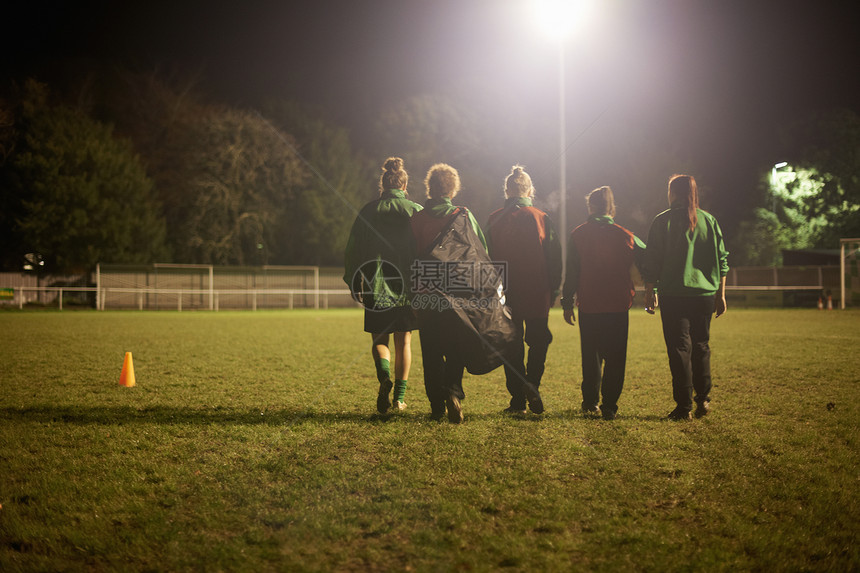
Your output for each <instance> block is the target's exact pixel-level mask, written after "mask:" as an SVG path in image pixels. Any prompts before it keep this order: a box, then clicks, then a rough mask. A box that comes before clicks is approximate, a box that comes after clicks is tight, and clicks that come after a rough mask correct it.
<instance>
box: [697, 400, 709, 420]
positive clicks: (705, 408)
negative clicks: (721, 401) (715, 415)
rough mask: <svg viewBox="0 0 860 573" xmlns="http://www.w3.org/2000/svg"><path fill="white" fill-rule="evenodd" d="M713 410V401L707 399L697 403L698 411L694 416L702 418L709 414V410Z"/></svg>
mask: <svg viewBox="0 0 860 573" xmlns="http://www.w3.org/2000/svg"><path fill="white" fill-rule="evenodd" d="M710 411H711V401H710V400H705V401H704V402H699V403H697V404H696V413H695V414H694V416H696V417H697V418H702V417H704V416H707V415H708V412H710Z"/></svg>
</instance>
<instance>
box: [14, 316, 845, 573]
mask: <svg viewBox="0 0 860 573" xmlns="http://www.w3.org/2000/svg"><path fill="white" fill-rule="evenodd" d="M550 322H551V328H552V330H553V333H554V336H555V341H554V343H553V344H552V346H551V347H550V354H549V359H548V365H547V371H546V375H545V378H544V383H543V386H542V392H543V395H544V402H545V404H546V406H547V413H546V414H544V415H543V416H540V417H538V416H533V415H529V416H527V417H526V418H522V419H516V418H509V417H505V416H503V415H502V414H501V410H502V409H503V408H504V407H505V406H506V405H507V392H506V390H505V386H504V377H503V373H502V371H501V370H498V371H495V372H493V373H491V374H488V375H486V376H481V377H471V376H468V375H467V377H466V380H465V381H464V386H465V389H466V394H467V398H466V400H465V401H464V403H463V405H464V411H465V414H466V422H465V424H463V425H460V426H456V425H451V424H448V423H447V422H442V423H437V422H431V421H430V420H429V419H428V414H429V407H428V404H427V400H426V398H425V396H424V391H423V381H422V368H421V357H420V346H419V344H418V340H417V338H416V340H414V341H413V352H414V368H413V372H412V375H411V376H410V382H411V385H410V390H409V393H408V394H407V402H408V404H409V408H408V409H407V410H406V412H405V413H401V414H396V415H391V416H379V415H376V414H375V413H374V409H375V392H376V387H377V384H376V381H375V375H374V371H373V367H372V362H371V360H370V357H369V336H368V335H366V334H364V333H363V332H361V329H362V316H361V313H360V311H357V310H329V311H282V312H229V313H228V312H221V313H209V312H199V313H191V312H183V313H175V312H146V313H140V312H91V311H84V312H63V313H58V312H26V311H25V312H17V311H15V312H0V332H2V333H3V344H2V346H0V504H2V509H0V571H9V572H11V571H387V570H392V571H496V570H505V571H570V570H606V571H616V570H643V571H653V570H669V571H689V570H709V571H710V570H726V571H727V570H732V571H734V570H767V571H771V570H775V571H806V570H810V571H852V570H855V571H856V570H857V569H858V568H860V544H858V531H860V505H858V496H857V491H858V487H860V465H858V462H860V455H858V454H859V453H860V452H858V438H860V430H858V424H860V415H858V414H860V412H858V409H860V400H858V398H860V357H858V352H857V351H858V342H860V313H858V312H852V311H845V312H837V311H833V312H820V311H814V310H810V311H806V310H797V311H792V310H759V311H753V310H732V309H730V310H729V313H728V314H727V315H726V316H725V317H722V318H720V319H719V320H717V321H715V322H714V324H713V328H712V349H713V373H714V380H715V387H714V391H713V394H712V398H713V403H712V405H713V410H712V413H711V415H709V416H708V417H706V418H704V419H702V420H695V421H693V422H688V423H683V422H682V423H673V422H667V421H663V420H662V419H661V417H662V416H665V414H667V413H668V412H669V411H670V410H671V409H672V407H673V406H674V403H673V402H672V399H671V383H670V380H669V376H668V366H667V361H666V357H665V349H664V347H663V343H662V338H661V331H660V322H659V317H649V316H647V315H646V314H645V313H644V312H643V311H641V310H634V311H632V312H631V325H630V346H629V352H628V373H627V382H626V385H625V390H624V393H623V395H622V398H621V401H620V409H619V418H618V419H617V420H615V421H613V422H605V421H603V420H594V419H588V418H584V417H582V416H581V415H580V413H579V403H580V394H579V380H580V377H579V366H580V363H579V352H578V349H579V332H578V329H576V328H573V327H570V326H568V325H566V324H564V322H563V321H562V318H561V314H560V312H559V311H558V310H557V309H556V310H554V311H553V314H552V316H551V318H550ZM126 351H131V352H133V356H134V367H135V374H136V379H137V386H136V387H134V388H124V387H120V386H118V379H119V375H120V370H121V367H122V361H123V356H124V353H125V352H126Z"/></svg>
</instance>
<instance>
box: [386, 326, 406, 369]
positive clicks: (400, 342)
mask: <svg viewBox="0 0 860 573" xmlns="http://www.w3.org/2000/svg"><path fill="white" fill-rule="evenodd" d="M386 350H387V348H386ZM411 367H412V333H411V332H395V333H394V377H395V378H396V379H397V380H409V369H410V368H411Z"/></svg>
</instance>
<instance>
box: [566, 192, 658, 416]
mask: <svg viewBox="0 0 860 573" xmlns="http://www.w3.org/2000/svg"><path fill="white" fill-rule="evenodd" d="M586 204H587V206H588V215H589V216H588V220H587V221H586V222H585V223H583V224H582V225H579V226H578V227H577V228H575V229H574V230H573V231H572V232H571V233H570V237H569V239H568V247H567V268H566V273H565V280H564V290H563V292H562V299H561V306H562V309H563V311H564V320H565V322H567V323H568V324H570V325H571V326H573V325H574V323H575V322H576V317H575V315H574V310H573V307H574V306H577V307H579V339H580V348H581V352H582V412H583V413H584V414H587V415H595V416H597V415H602V416H603V419H604V420H614V419H615V417H616V416H617V413H618V399H619V398H620V396H621V390H622V388H623V387H624V376H625V370H626V366H627V332H628V325H629V317H628V311H629V309H630V307H631V306H632V305H633V296H634V294H635V290H634V284H633V278H632V271H634V265H636V263H637V262H638V263H639V264H640V265H641V263H642V256H643V255H644V252H645V244H644V243H642V241H641V240H639V239H638V238H637V237H636V236H635V235H634V234H633V233H631V232H630V231H628V230H627V229H625V228H624V227H622V226H621V225H618V224H617V223H615V221H614V217H615V197H614V195H613V193H612V189H611V188H609V187H599V188H598V189H595V190H594V191H592V192H591V193H589V194H588V196H587V197H586ZM601 395H602V397H603V403H602V404H600V405H598V402H599V400H600V398H601Z"/></svg>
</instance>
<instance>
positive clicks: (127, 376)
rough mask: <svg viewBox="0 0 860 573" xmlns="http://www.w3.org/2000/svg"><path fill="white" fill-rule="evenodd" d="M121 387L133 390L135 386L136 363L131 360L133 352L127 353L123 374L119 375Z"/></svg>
mask: <svg viewBox="0 0 860 573" xmlns="http://www.w3.org/2000/svg"><path fill="white" fill-rule="evenodd" d="M119 385H120V386H125V387H127V388H131V387H132V386H134V362H132V360H131V352H126V353H125V360H123V362H122V374H120V375H119Z"/></svg>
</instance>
